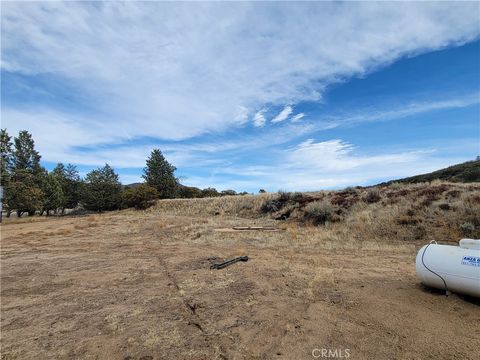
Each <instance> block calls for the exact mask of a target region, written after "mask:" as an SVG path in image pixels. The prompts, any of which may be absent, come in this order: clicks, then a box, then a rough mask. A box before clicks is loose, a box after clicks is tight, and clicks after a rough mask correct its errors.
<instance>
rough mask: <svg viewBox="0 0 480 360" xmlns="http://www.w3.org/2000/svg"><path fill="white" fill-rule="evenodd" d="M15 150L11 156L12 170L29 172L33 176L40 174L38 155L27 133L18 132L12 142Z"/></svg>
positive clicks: (30, 136)
mask: <svg viewBox="0 0 480 360" xmlns="http://www.w3.org/2000/svg"><path fill="white" fill-rule="evenodd" d="M13 141H14V144H15V149H14V151H13V156H12V167H13V168H14V169H23V170H30V171H32V172H33V173H34V174H36V175H37V174H39V173H40V172H41V167H40V158H41V157H40V154H39V153H38V151H36V150H35V142H34V141H33V138H32V135H31V134H30V133H29V132H28V131H25V130H23V131H20V133H19V134H18V137H16V138H15V139H14V140H13Z"/></svg>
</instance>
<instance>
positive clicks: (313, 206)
mask: <svg viewBox="0 0 480 360" xmlns="http://www.w3.org/2000/svg"><path fill="white" fill-rule="evenodd" d="M335 210H336V209H335V207H334V206H333V205H332V204H331V203H330V202H328V201H325V200H322V201H314V202H311V203H310V204H307V205H306V206H305V208H304V216H305V219H307V220H309V221H311V222H312V223H314V224H315V225H323V224H325V223H326V222H327V221H331V220H332V218H333V215H334V214H335Z"/></svg>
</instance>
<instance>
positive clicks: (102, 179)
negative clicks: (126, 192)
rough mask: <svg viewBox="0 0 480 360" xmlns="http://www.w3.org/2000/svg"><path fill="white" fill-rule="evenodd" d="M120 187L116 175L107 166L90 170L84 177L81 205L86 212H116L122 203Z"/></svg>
mask: <svg viewBox="0 0 480 360" xmlns="http://www.w3.org/2000/svg"><path fill="white" fill-rule="evenodd" d="M121 193H122V185H121V184H120V182H119V180H118V175H117V174H116V173H115V171H114V170H113V169H112V167H110V166H109V165H108V164H105V166H104V167H103V168H98V169H96V170H92V171H91V172H89V173H88V174H87V176H86V177H85V183H84V186H83V191H82V198H81V200H82V203H83V205H84V206H85V208H86V209H87V210H93V211H106V210H117V209H119V208H120V206H121V203H122V196H121Z"/></svg>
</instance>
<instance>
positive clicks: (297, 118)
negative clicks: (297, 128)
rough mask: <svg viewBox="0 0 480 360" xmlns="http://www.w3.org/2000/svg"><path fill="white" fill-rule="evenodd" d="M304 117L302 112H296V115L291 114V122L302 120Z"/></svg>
mask: <svg viewBox="0 0 480 360" xmlns="http://www.w3.org/2000/svg"><path fill="white" fill-rule="evenodd" d="M304 117H305V114H304V113H299V114H296V115H294V116H292V122H293V123H294V122H298V121H300V120H302V119H303V118H304Z"/></svg>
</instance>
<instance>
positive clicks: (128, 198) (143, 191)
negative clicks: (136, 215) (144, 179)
mask: <svg viewBox="0 0 480 360" xmlns="http://www.w3.org/2000/svg"><path fill="white" fill-rule="evenodd" d="M158 196H159V194H158V191H157V190H156V189H155V188H153V187H151V186H149V185H147V184H142V185H139V186H137V187H134V188H129V189H126V190H125V191H124V192H123V193H122V202H123V204H124V205H125V206H127V207H134V208H135V209H146V208H148V207H150V206H152V205H153V204H154V203H155V199H156V198H158Z"/></svg>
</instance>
